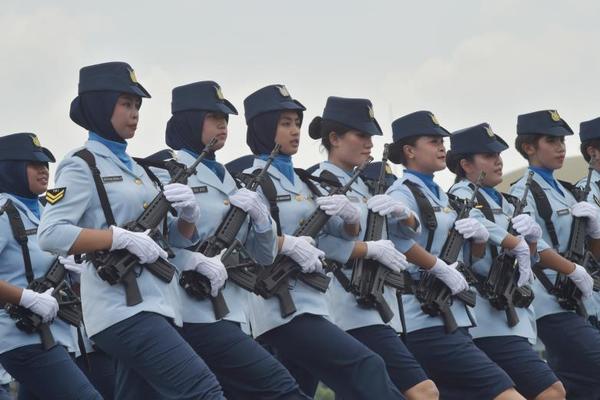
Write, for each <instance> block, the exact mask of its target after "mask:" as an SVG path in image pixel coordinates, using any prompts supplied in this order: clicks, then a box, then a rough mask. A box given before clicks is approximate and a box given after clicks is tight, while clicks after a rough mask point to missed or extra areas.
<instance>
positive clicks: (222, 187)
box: [177, 149, 237, 194]
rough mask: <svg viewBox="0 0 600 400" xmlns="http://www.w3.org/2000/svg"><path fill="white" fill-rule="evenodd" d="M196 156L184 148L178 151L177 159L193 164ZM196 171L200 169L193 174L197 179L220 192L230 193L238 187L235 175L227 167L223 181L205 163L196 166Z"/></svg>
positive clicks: (188, 164)
mask: <svg viewBox="0 0 600 400" xmlns="http://www.w3.org/2000/svg"><path fill="white" fill-rule="evenodd" d="M196 158H197V157H194V156H193V155H192V154H191V153H190V152H188V151H186V150H183V149H182V150H179V151H178V152H177V160H178V161H179V162H182V163H183V164H185V165H187V166H190V165H192V164H193V163H194V161H196ZM219 165H220V164H219ZM196 171H198V173H197V174H196V175H193V176H195V177H196V179H198V180H199V181H201V182H202V183H206V184H207V185H210V186H212V187H213V188H215V189H216V190H218V191H220V192H223V193H225V194H230V193H231V192H232V191H234V190H235V189H236V188H237V186H236V184H235V181H234V180H233V177H232V176H231V175H230V174H229V172H227V170H226V169H224V175H223V181H221V180H220V179H219V177H218V176H217V175H216V174H215V172H214V171H213V170H212V169H211V168H209V167H208V166H207V165H206V164H204V163H200V164H199V165H198V167H197V168H196Z"/></svg>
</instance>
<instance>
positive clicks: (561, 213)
mask: <svg viewBox="0 0 600 400" xmlns="http://www.w3.org/2000/svg"><path fill="white" fill-rule="evenodd" d="M569 214H571V210H569V209H568V208H565V209H564V210H558V211H556V215H558V216H559V217H560V216H563V215H569Z"/></svg>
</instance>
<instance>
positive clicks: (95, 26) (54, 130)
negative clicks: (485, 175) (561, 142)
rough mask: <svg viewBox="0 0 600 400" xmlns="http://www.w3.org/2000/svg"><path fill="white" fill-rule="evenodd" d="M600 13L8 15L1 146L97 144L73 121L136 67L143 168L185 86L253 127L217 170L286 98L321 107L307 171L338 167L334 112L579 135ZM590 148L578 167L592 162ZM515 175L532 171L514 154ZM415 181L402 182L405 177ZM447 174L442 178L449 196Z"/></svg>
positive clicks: (14, 7)
mask: <svg viewBox="0 0 600 400" xmlns="http://www.w3.org/2000/svg"><path fill="white" fill-rule="evenodd" d="M599 17H600V2H598V1H585V0H582V1H574V0H562V1H557V0H543V1H542V0H531V1H523V0H522V1H515V0H493V1H476V0H461V1H425V0H424V1H404V0H396V1H377V0H372V1H371V2H366V1H356V0H331V1H327V0H321V1H315V0H304V1H301V2H291V1H285V0H278V1H277V0H268V1H236V0H230V1H219V2H206V1H177V0H171V1H169V2H165V1H152V0H149V1H143V2H142V1H129V2H123V1H113V0H104V1H102V2H85V1H67V0H55V1H52V2H47V1H14V0H3V1H2V13H1V14H0V27H1V32H2V34H1V35H0V51H1V54H2V58H1V60H2V62H1V63H0V134H8V133H15V132H27V131H28V132H35V133H36V134H38V136H39V138H40V140H41V142H42V145H44V146H45V147H48V148H50V149H51V150H52V151H53V153H54V154H55V156H56V157H57V158H58V159H62V158H63V156H64V155H65V154H66V153H67V152H68V151H69V150H71V149H73V148H75V147H78V146H81V145H82V144H83V142H84V141H85V138H86V132H85V131H84V130H83V129H82V128H81V127H79V126H77V125H76V124H74V123H73V122H72V121H71V120H70V119H69V115H68V113H69V104H70V102H71V100H72V99H73V98H74V97H75V96H76V95H77V81H78V71H79V69H80V68H81V67H82V66H85V65H90V64H96V63H100V62H107V61H126V62H128V63H129V64H130V65H131V66H132V67H133V68H134V69H135V72H136V75H137V78H138V80H139V82H140V83H141V84H142V85H143V86H144V87H145V88H146V89H147V90H148V91H149V92H150V93H151V94H152V98H151V99H149V100H147V101H146V100H144V103H143V105H142V109H141V114H140V123H139V125H138V131H137V132H136V136H135V137H134V138H133V139H132V140H131V141H130V144H129V147H128V152H129V153H130V154H132V155H134V156H144V155H149V154H151V153H153V152H155V151H157V150H160V149H162V148H165V144H164V130H165V124H166V121H167V120H168V118H169V117H170V101H171V98H170V93H171V89H172V88H173V87H175V86H178V85H182V84H186V83H191V82H195V81H201V80H214V81H217V82H218V83H219V84H220V85H221V87H222V89H223V93H224V95H225V97H226V98H227V99H229V100H230V101H232V102H233V104H234V105H235V106H236V107H237V108H238V111H240V115H239V116H233V117H232V118H231V119H230V124H229V138H228V143H227V144H226V146H225V148H224V149H223V150H222V151H220V152H218V153H217V159H218V160H219V161H221V162H227V161H229V160H232V159H234V158H237V157H239V156H241V155H244V154H248V153H249V150H248V148H247V146H246V144H245V133H246V129H245V128H246V127H245V122H244V118H243V99H244V98H245V97H246V96H248V95H249V94H250V93H252V92H253V91H255V90H257V89H259V88H261V87H263V86H265V85H268V84H274V83H277V84H285V85H286V86H287V88H288V90H289V91H290V93H291V94H292V96H293V97H294V98H296V99H298V100H299V101H301V102H302V103H303V104H304V105H305V106H306V107H307V111H306V112H305V122H306V123H305V124H304V126H303V129H302V136H301V137H302V139H301V144H300V151H299V153H298V155H296V156H295V157H294V163H295V165H296V166H299V167H309V166H311V165H313V164H315V163H317V162H319V161H322V160H323V159H325V158H326V153H324V152H323V151H322V150H321V149H320V147H319V143H318V142H316V141H314V140H312V139H310V138H309V136H308V130H307V128H308V122H309V121H310V120H311V119H312V118H313V117H314V116H317V115H320V114H321V113H322V111H323V107H324V105H325V102H326V99H327V97H328V96H344V97H361V98H368V99H370V100H371V101H372V102H373V105H374V111H375V118H376V119H377V120H378V121H379V123H380V125H381V126H382V128H383V131H384V136H383V137H376V138H375V139H374V149H373V156H374V157H375V158H376V159H377V158H380V157H381V151H382V148H383V144H384V143H387V142H391V122H392V121H393V120H394V119H396V118H398V117H401V116H403V115H405V114H408V113H411V112H413V111H418V110H430V111H432V112H433V113H434V114H435V115H436V117H437V119H438V120H439V121H440V123H441V125H442V126H444V127H445V128H447V129H448V130H450V131H455V130H458V129H462V128H465V127H468V126H472V125H475V124H478V123H481V122H488V123H490V124H491V126H492V128H493V130H494V131H495V132H496V133H497V134H498V135H500V136H501V137H503V138H504V139H505V140H506V141H507V142H508V143H509V144H512V143H514V138H515V135H516V133H515V127H516V118H517V115H518V114H522V113H527V112H531V111H537V110H541V109H557V110H558V111H559V113H560V115H561V116H562V117H563V118H564V119H565V120H566V121H567V122H568V123H569V124H570V125H571V127H572V128H573V130H574V131H575V132H576V133H577V132H578V130H579V123H580V122H581V121H584V120H589V119H592V118H596V117H598V116H600V107H598V104H599V101H600V95H599V92H598V91H597V90H598V71H600V51H598V46H599V43H600V24H598V22H597V21H598V18H599ZM578 148H579V138H578V136H577V135H575V136H573V137H570V138H568V140H567V155H576V154H578V151H579V150H578ZM503 157H504V163H505V171H511V170H514V169H516V168H519V167H523V166H524V165H525V160H524V159H522V158H521V156H520V155H518V153H517V152H516V151H515V150H513V149H510V150H508V151H506V152H505V153H503ZM396 171H397V172H400V169H399V168H397V169H396ZM452 178H453V177H452V174H451V173H449V172H448V171H443V172H440V173H438V174H437V175H436V179H437V180H438V182H440V183H441V184H442V186H443V187H446V188H447V187H448V186H449V184H450V182H451V181H452Z"/></svg>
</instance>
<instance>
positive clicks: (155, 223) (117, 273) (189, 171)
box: [88, 138, 217, 306]
mask: <svg viewBox="0 0 600 400" xmlns="http://www.w3.org/2000/svg"><path fill="white" fill-rule="evenodd" d="M216 142H217V139H216V138H213V139H212V140H211V141H210V143H209V144H207V145H206V147H205V148H204V150H202V153H200V155H199V156H198V158H197V159H196V161H194V163H193V164H192V165H190V167H189V168H181V169H180V170H179V171H177V173H176V174H175V175H174V176H172V177H171V180H170V181H169V183H181V184H186V183H187V179H188V178H189V177H190V176H191V175H193V174H195V173H196V167H197V166H198V164H200V163H201V162H202V160H203V159H204V158H205V157H206V156H207V155H208V153H209V152H211V151H212V148H213V147H214V145H215V144H216ZM170 208H171V203H170V202H169V201H168V200H167V198H166V197H165V195H164V193H163V192H162V191H161V192H160V193H158V194H157V195H156V197H154V199H153V200H152V201H151V202H150V204H149V205H148V207H146V209H145V210H144V212H142V214H140V216H139V217H138V218H137V219H136V220H135V221H131V222H128V223H127V224H125V225H124V226H123V227H122V228H124V229H127V230H129V231H132V232H145V231H146V230H148V229H150V237H151V238H152V239H154V241H155V242H157V243H158V244H159V245H160V246H161V247H162V248H163V249H165V250H166V251H167V252H168V253H169V256H172V255H173V253H172V251H171V249H170V248H169V246H168V245H167V243H166V241H165V239H164V237H163V235H162V233H161V232H160V230H159V229H158V227H159V225H160V223H161V222H162V221H163V220H164V219H165V218H166V217H167V214H168V212H169V209H170ZM88 258H89V259H90V260H91V261H92V263H93V264H94V266H95V267H96V270H97V272H98V276H100V278H102V279H103V280H105V281H106V282H108V283H109V284H111V285H116V284H118V283H122V284H123V285H124V286H125V298H126V301H127V305H128V306H134V305H136V304H139V303H141V302H142V295H141V293H140V289H139V287H138V284H137V281H136V272H135V267H136V266H137V265H141V264H140V263H139V259H138V257H136V256H135V255H133V254H131V253H130V252H129V251H127V250H125V249H121V250H115V251H108V250H101V251H96V252H94V253H92V254H91V255H89V256H88ZM141 266H142V268H146V269H148V270H149V271H150V272H151V273H152V274H154V275H155V276H156V277H157V278H159V279H160V280H162V281H163V282H167V283H168V282H171V280H172V279H173V275H175V267H174V266H173V265H172V264H171V263H170V262H168V261H167V260H165V259H163V258H161V257H159V258H158V259H157V260H156V261H155V262H153V263H149V264H143V265H141Z"/></svg>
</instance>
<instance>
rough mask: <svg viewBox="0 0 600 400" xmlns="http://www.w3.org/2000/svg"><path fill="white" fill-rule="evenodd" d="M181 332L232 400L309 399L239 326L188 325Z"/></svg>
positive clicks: (225, 324)
mask: <svg viewBox="0 0 600 400" xmlns="http://www.w3.org/2000/svg"><path fill="white" fill-rule="evenodd" d="M178 330H179V332H180V333H181V336H183V338H184V339H185V340H186V341H187V342H188V343H189V344H190V346H192V348H193V349H194V350H195V351H196V353H198V355H199V356H200V357H202V359H203V360H204V362H206V364H207V365H208V366H209V368H210V369H211V371H213V372H214V374H215V375H216V376H217V379H218V380H219V382H220V383H221V385H222V387H223V391H224V392H225V396H226V397H227V399H228V400H235V399H240V400H244V399H261V400H281V399H286V400H288V399H289V400H292V399H304V400H307V399H309V397H307V396H306V395H304V394H302V392H301V391H300V388H299V387H298V384H297V383H296V381H295V380H294V378H293V377H292V376H291V375H290V373H289V372H288V371H287V370H286V369H285V368H284V367H283V365H281V364H280V363H279V361H277V360H276V359H275V357H273V356H272V355H271V354H270V353H269V352H268V351H266V350H265V349H264V348H263V347H262V346H261V345H259V344H258V343H257V342H255V341H254V340H253V339H252V338H251V337H250V336H248V335H246V334H245V333H244V332H242V330H241V329H240V327H239V325H238V324H236V323H235V322H231V321H218V322H214V323H209V324H184V325H183V328H179V329H178Z"/></svg>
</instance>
